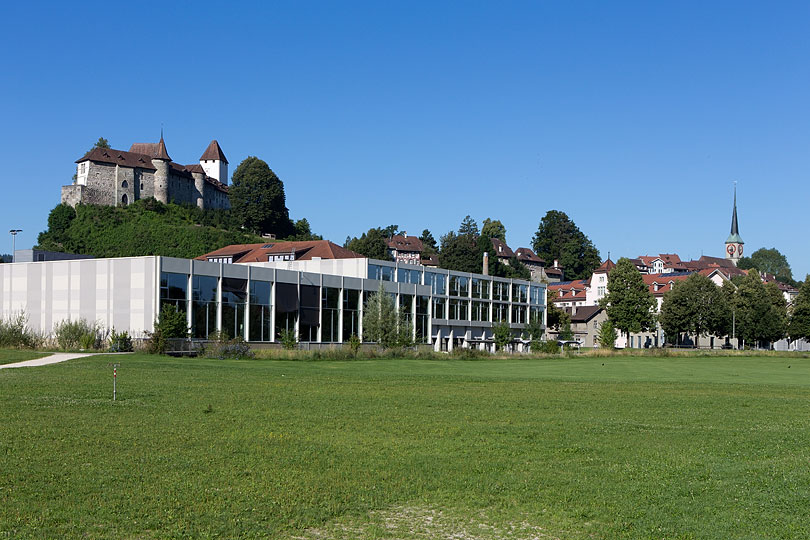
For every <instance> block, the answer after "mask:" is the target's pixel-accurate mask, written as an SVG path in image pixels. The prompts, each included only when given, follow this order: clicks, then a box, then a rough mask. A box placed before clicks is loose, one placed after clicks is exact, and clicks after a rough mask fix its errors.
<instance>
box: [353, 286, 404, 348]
mask: <svg viewBox="0 0 810 540" xmlns="http://www.w3.org/2000/svg"><path fill="white" fill-rule="evenodd" d="M412 332H413V327H412V326H411V325H410V321H409V319H408V317H407V316H406V315H405V311H404V309H400V310H397V308H396V305H395V304H394V298H393V296H392V295H391V294H389V293H387V292H386V291H385V288H384V287H383V284H382V283H380V287H379V289H377V292H375V293H372V294H371V295H370V296H369V298H368V300H366V303H365V306H364V308H363V336H364V338H363V339H365V340H366V341H373V342H376V343H377V344H378V345H379V346H380V347H382V348H383V349H388V348H391V347H395V346H408V345H411V344H412V343H413V333H412Z"/></svg>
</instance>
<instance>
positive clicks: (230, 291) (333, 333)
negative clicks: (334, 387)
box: [159, 263, 546, 343]
mask: <svg viewBox="0 0 810 540" xmlns="http://www.w3.org/2000/svg"><path fill="white" fill-rule="evenodd" d="M206 264H207V263H206ZM172 268H177V266H173V267H172ZM368 268H369V275H370V277H372V278H373V279H380V280H382V281H394V280H396V283H399V284H402V286H399V285H397V289H398V290H399V292H390V291H389V292H387V294H389V295H390V296H391V298H392V299H393V300H394V302H395V304H396V305H397V307H398V309H399V310H400V311H399V312H400V313H401V314H402V316H404V317H405V318H406V319H407V322H408V326H409V327H410V328H412V329H413V335H414V337H415V339H416V342H417V343H430V342H431V334H432V335H433V336H438V335H441V336H442V338H443V339H444V338H446V336H447V333H448V332H449V331H450V330H451V329H449V328H446V327H447V326H455V327H456V329H457V330H456V335H464V330H462V329H463V327H464V326H465V325H466V326H473V327H474V328H476V330H474V332H473V334H474V335H476V336H477V335H478V334H476V332H479V333H480V332H483V333H482V334H481V335H483V336H487V335H488V332H487V331H486V330H484V329H481V327H482V326H484V327H486V325H482V324H477V325H470V324H469V323H497V322H510V323H513V324H526V323H528V322H529V321H531V320H533V319H535V318H540V320H542V317H543V315H544V311H545V305H544V302H545V292H546V291H545V287H544V286H542V285H536V284H533V283H523V282H521V281H519V280H505V281H499V280H498V278H490V277H486V276H480V275H476V274H473V275H469V274H467V275H456V274H455V273H452V272H450V273H442V272H440V271H435V270H425V269H416V268H414V267H413V266H411V268H398V267H397V266H395V265H392V266H386V265H383V264H370V265H368ZM206 270H207V268H206ZM234 274H235V275H239V273H238V272H229V275H230V276H232V275H234ZM256 274H257V275H267V274H260V273H259V272H256ZM302 276H303V274H302ZM347 277H348V276H347ZM285 278H286V279H287V280H288V281H289V280H290V277H289V276H285ZM293 280H297V281H303V282H308V283H317V282H318V281H317V278H316V279H314V280H313V278H312V277H311V276H310V277H307V279H306V280H304V279H302V277H298V278H294V279H293ZM333 283H334V282H333ZM346 286H347V287H348V286H355V287H359V286H363V287H366V288H368V287H369V284H361V283H360V282H359V281H357V282H351V283H349V281H348V280H347V282H346ZM389 286H390V285H389ZM414 286H417V287H416V288H414ZM422 286H424V287H425V290H423V291H420V288H421V287H422ZM159 288H160V291H159V302H160V306H163V305H173V306H175V307H176V308H177V309H178V310H179V311H181V312H185V313H188V317H189V320H190V321H191V325H190V329H191V336H192V337H194V338H198V339H210V338H211V337H212V334H214V333H215V332H217V331H219V332H221V333H222V335H223V336H227V337H229V338H233V337H236V336H239V337H243V338H245V339H247V340H248V341H251V342H279V341H281V337H282V333H283V332H285V331H292V332H295V336H296V338H297V339H298V340H299V341H301V342H321V343H339V342H341V341H342V342H347V341H349V340H350V339H351V336H352V335H361V330H360V327H361V326H362V320H361V319H362V310H363V308H362V306H363V302H365V301H366V300H367V299H368V298H369V297H370V296H371V295H372V294H374V291H373V290H372V289H369V290H366V291H361V290H356V289H349V288H345V289H343V288H341V287H340V286H332V287H328V286H324V287H321V286H318V285H311V284H306V283H300V284H299V283H285V282H279V281H275V282H273V281H272V278H271V279H270V280H268V281H262V280H257V279H254V278H253V277H252V274H250V273H249V272H245V277H244V278H241V277H239V278H235V277H217V276H206V275H200V274H196V273H194V274H193V275H191V276H189V274H186V273H182V271H180V272H178V271H177V270H175V271H172V272H169V271H167V272H161V273H160V285H159ZM375 289H376V287H375ZM428 291H429V292H428ZM419 292H422V294H419ZM432 321H433V322H432ZM436 321H439V322H438V324H437V322H436ZM474 339H476V340H480V339H483V338H480V337H475V338H474ZM487 339H488V338H487Z"/></svg>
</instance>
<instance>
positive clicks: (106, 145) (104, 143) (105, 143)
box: [90, 137, 110, 150]
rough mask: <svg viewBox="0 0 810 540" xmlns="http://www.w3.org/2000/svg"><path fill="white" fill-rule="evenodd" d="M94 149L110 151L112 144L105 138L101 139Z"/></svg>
mask: <svg viewBox="0 0 810 540" xmlns="http://www.w3.org/2000/svg"><path fill="white" fill-rule="evenodd" d="M93 148H107V149H109V148H110V143H109V141H108V140H107V139H105V138H104V137H99V138H98V140H97V141H96V144H94V145H93ZM93 148H91V149H90V150H92V149H93Z"/></svg>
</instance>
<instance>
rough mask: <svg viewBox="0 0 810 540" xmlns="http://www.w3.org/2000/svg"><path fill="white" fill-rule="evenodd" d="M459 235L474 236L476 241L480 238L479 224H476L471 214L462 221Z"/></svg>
mask: <svg viewBox="0 0 810 540" xmlns="http://www.w3.org/2000/svg"><path fill="white" fill-rule="evenodd" d="M458 235H459V236H474V237H475V238H476V239H477V238H478V236H479V235H478V223H476V222H475V220H474V219H473V218H471V217H470V215H469V214H467V215H466V216H465V217H464V219H463V220H461V225H460V226H459V228H458Z"/></svg>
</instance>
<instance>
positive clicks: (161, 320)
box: [146, 304, 188, 354]
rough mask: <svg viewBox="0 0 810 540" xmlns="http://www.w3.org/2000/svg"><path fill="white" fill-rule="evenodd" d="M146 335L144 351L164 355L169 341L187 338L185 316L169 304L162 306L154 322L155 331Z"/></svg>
mask: <svg viewBox="0 0 810 540" xmlns="http://www.w3.org/2000/svg"><path fill="white" fill-rule="evenodd" d="M146 335H147V343H146V351H147V352H148V353H149V354H163V353H165V352H166V347H167V344H168V340H169V339H171V338H184V337H188V324H187V322H186V314H185V313H184V312H182V311H177V308H176V307H175V306H173V305H171V304H166V305H164V306H163V308H162V309H161V310H160V315H159V316H158V319H157V320H156V321H155V331H154V332H147V333H146Z"/></svg>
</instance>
